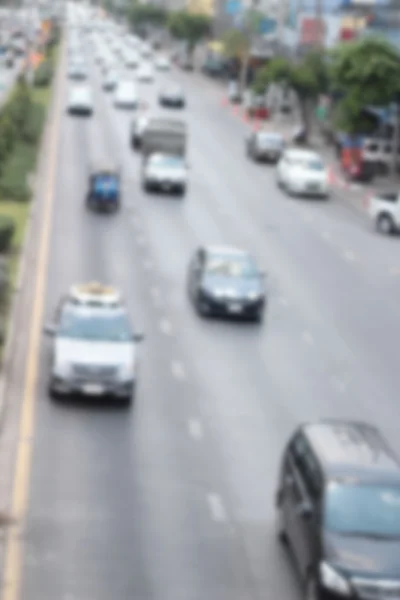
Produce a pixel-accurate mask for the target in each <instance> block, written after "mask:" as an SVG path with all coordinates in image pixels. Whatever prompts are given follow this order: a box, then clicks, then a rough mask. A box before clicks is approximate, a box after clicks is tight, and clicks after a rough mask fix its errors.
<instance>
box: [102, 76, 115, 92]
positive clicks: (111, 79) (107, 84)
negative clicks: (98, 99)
mask: <svg viewBox="0 0 400 600" xmlns="http://www.w3.org/2000/svg"><path fill="white" fill-rule="evenodd" d="M117 84H118V74H117V73H116V71H109V72H108V73H107V75H106V76H105V77H104V81H103V90H105V91H106V92H112V91H114V90H115V88H116V87H117Z"/></svg>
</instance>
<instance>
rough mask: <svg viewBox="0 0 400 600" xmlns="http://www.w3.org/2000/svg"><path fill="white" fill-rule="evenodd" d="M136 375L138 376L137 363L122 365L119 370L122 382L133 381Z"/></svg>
mask: <svg viewBox="0 0 400 600" xmlns="http://www.w3.org/2000/svg"><path fill="white" fill-rule="evenodd" d="M135 374H136V369H135V363H134V362H131V363H128V364H126V365H122V366H121V367H120V369H119V373H118V375H119V379H120V380H121V381H131V380H132V379H134V378H135Z"/></svg>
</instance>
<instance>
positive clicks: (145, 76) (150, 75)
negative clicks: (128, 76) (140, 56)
mask: <svg viewBox="0 0 400 600" xmlns="http://www.w3.org/2000/svg"><path fill="white" fill-rule="evenodd" d="M136 79H137V81H141V82H143V83H151V82H152V81H154V72H153V68H152V66H151V65H150V64H149V63H143V64H142V65H140V67H139V68H138V70H137V72H136Z"/></svg>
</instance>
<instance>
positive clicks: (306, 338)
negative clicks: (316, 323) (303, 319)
mask: <svg viewBox="0 0 400 600" xmlns="http://www.w3.org/2000/svg"><path fill="white" fill-rule="evenodd" d="M301 337H302V338H303V341H304V342H306V344H309V345H310V346H311V345H312V344H314V338H313V336H312V335H311V333H310V332H309V331H303V334H302V336H301Z"/></svg>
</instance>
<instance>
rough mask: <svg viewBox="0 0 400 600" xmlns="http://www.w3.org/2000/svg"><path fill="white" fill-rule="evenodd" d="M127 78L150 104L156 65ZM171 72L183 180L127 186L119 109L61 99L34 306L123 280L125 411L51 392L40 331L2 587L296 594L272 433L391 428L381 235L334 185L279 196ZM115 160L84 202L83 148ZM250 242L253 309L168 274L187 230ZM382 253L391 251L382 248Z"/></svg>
mask: <svg viewBox="0 0 400 600" xmlns="http://www.w3.org/2000/svg"><path fill="white" fill-rule="evenodd" d="M170 77H171V75H166V74H163V75H158V76H157V81H156V83H154V84H140V93H141V96H142V98H143V99H144V100H146V101H148V102H149V103H150V104H155V99H156V96H157V91H158V89H159V86H160V83H161V82H162V81H166V80H167V79H168V78H170ZM176 77H177V78H178V79H179V80H181V81H182V82H183V83H184V84H185V86H186V90H187V95H188V108H187V109H186V110H185V114H186V118H187V121H188V124H189V128H190V156H189V158H190V163H191V172H190V177H191V178H190V186H189V192H188V195H187V197H186V198H185V199H184V200H181V199H177V198H170V197H163V196H152V195H151V196H146V195H145V194H144V193H143V192H142V190H141V186H140V176H139V166H140V160H139V157H138V156H137V155H136V154H134V153H133V152H132V151H131V149H130V147H129V122H130V119H131V115H130V114H129V113H125V112H123V111H117V110H116V109H115V108H114V107H113V106H112V100H111V98H110V97H109V96H108V95H107V94H106V93H104V92H102V91H101V89H100V87H99V83H100V81H101V78H100V75H99V70H98V68H97V67H93V73H92V77H91V79H92V81H93V84H94V85H95V86H96V89H97V92H98V93H97V94H96V108H95V115H94V116H93V118H92V119H88V120H82V119H79V118H72V117H68V116H67V115H65V116H62V133H61V139H60V148H59V161H58V164H59V171H58V177H57V186H56V193H55V210H54V222H53V229H52V243H51V263H50V269H49V274H48V289H47V308H46V316H47V318H48V319H50V318H51V315H52V313H53V311H54V308H55V306H56V304H57V302H58V300H59V297H60V295H61V294H62V293H63V292H64V291H65V290H66V288H68V287H69V285H70V284H71V283H72V282H75V281H81V280H89V279H90V280H91V279H100V280H103V281H105V282H110V283H114V284H116V285H118V286H120V287H121V288H122V290H123V291H124V293H125V295H126V298H127V301H128V304H129V307H130V309H131V311H132V314H133V315H134V319H135V321H136V323H137V327H138V329H140V330H144V331H145V333H146V341H145V343H144V345H143V351H142V355H141V369H140V385H139V390H138V396H137V403H136V405H135V406H134V408H133V409H132V410H131V411H130V412H127V411H124V410H116V409H115V408H112V407H99V406H93V405H87V404H71V403H63V404H54V403H52V402H51V401H50V400H49V398H48V397H47V392H46V387H47V374H48V350H49V348H48V342H46V341H44V342H43V348H42V357H41V365H42V368H41V372H40V381H39V386H38V390H37V419H36V434H35V445H34V453H33V466H32V475H31V491H30V505H29V511H28V522H27V529H26V534H25V559H24V569H23V582H22V595H21V600H55V599H57V600H74V599H75V598H76V599H78V600H110V598H115V599H116V600H117V599H118V600H127V599H128V598H140V599H141V600H148V599H150V598H151V599H152V600H153V599H154V600H161V599H162V600H168V599H171V600H172V599H173V600H180V599H182V600H200V599H201V600H203V599H204V598H212V599H213V600H247V599H248V600H250V599H251V600H259V599H261V598H266V597H276V598H281V599H282V598H283V599H285V600H292V599H293V600H295V599H296V598H298V597H299V596H300V593H299V586H298V583H297V580H296V578H295V577H294V576H293V574H292V571H291V569H290V565H289V561H288V560H287V557H286V556H285V554H284V552H283V551H282V549H281V548H280V547H279V545H278V544H277V542H276V540H275V524H274V505H273V503H274V491H275V484H276V473H277V468H278V464H279V459H280V454H281V451H282V448H283V446H284V444H285V442H286V440H287V438H288V436H289V435H290V433H291V431H292V429H293V428H294V427H295V426H296V424H298V423H299V422H301V421H304V420H307V419H313V418H318V417H354V418H364V419H367V420H370V421H372V422H374V423H377V424H378V425H380V426H381V427H382V428H383V430H384V431H385V433H386V434H387V435H388V437H389V438H390V439H391V441H392V442H393V443H394V444H395V445H396V443H397V446H399V441H397V442H396V438H398V431H397V428H398V414H399V411H398V405H397V397H398V389H399V387H400V371H399V369H398V347H399V342H398V331H399V328H400V312H399V308H398V297H399V294H400V283H399V280H398V279H397V278H396V271H395V268H396V265H398V266H400V255H399V249H398V248H399V246H398V244H399V240H396V239H392V240H386V239H384V238H381V237H379V236H377V235H376V234H375V233H374V232H373V231H372V230H371V227H370V226H369V225H368V223H366V222H365V221H364V220H363V219H362V218H361V217H358V216H357V215H355V214H353V213H352V212H351V211H349V210H348V209H346V207H345V206H344V205H343V204H342V203H340V202H337V201H336V200H335V199H333V200H332V201H331V202H329V203H325V202H315V201H311V202H309V201H303V200H293V199H288V198H287V197H285V196H284V195H283V194H282V192H281V191H279V190H278V189H277V187H276V185H275V176H274V169H273V168H271V167H265V166H259V165H255V164H252V163H250V162H248V161H247V159H246V157H245V153H244V144H243V136H244V131H245V126H244V125H243V124H242V123H240V122H239V121H237V120H235V119H234V118H233V117H232V116H231V115H230V114H228V113H227V112H226V111H225V109H224V108H223V107H222V106H221V105H220V103H219V101H218V97H217V93H216V91H215V90H214V88H213V87H212V86H211V85H209V84H208V83H207V82H205V81H203V80H202V79H201V78H200V77H199V76H197V75H186V74H182V73H179V74H177V75H176ZM113 158H114V159H117V160H118V161H119V162H120V163H121V165H122V167H123V172H124V207H123V209H122V211H121V213H120V214H117V215H113V216H99V215H96V214H92V213H90V212H88V211H87V210H86V209H85V206H84V194H85V189H86V188H85V186H86V181H87V169H88V165H89V164H90V163H91V162H93V161H97V160H112V159H113ZM209 242H211V243H229V244H233V245H238V246H243V247H246V248H248V249H250V250H251V251H253V252H254V253H255V254H256V255H257V256H258V257H259V260H260V262H261V263H262V265H263V266H264V267H265V268H266V269H267V271H268V272H269V294H270V306H269V314H268V318H267V319H266V321H265V323H264V325H262V326H257V325H253V324H238V323H232V322H221V321H217V320H202V319H199V318H198V316H197V315H196V314H195V313H194V311H193V310H192V308H191V306H190V305H189V303H188V300H187V295H186V292H185V277H186V269H187V264H188V261H189V258H190V256H191V254H192V252H193V251H194V249H195V248H196V247H197V246H198V245H199V244H203V243H209ZM395 257H396V258H397V262H396V259H395Z"/></svg>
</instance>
